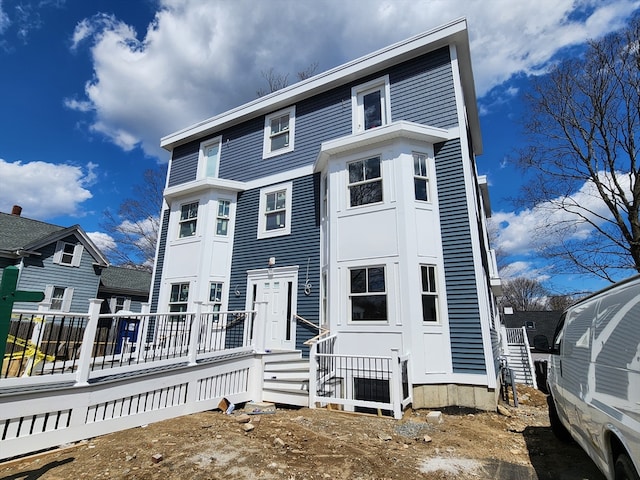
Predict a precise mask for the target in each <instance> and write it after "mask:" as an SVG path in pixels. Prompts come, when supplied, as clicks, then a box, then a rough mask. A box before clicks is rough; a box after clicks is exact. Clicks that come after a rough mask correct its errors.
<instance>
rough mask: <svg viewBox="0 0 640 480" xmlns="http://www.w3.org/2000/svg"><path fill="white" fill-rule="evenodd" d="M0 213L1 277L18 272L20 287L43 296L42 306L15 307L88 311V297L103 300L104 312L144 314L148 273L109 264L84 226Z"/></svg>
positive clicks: (23, 304) (15, 210)
mask: <svg viewBox="0 0 640 480" xmlns="http://www.w3.org/2000/svg"><path fill="white" fill-rule="evenodd" d="M21 213H22V209H21V208H20V207H18V206H14V207H13V210H12V213H11V214H7V213H2V212H0V279H1V278H2V272H3V271H4V269H5V268H6V267H8V266H15V267H17V268H18V285H17V287H18V289H19V290H26V291H39V292H44V294H45V298H44V301H43V302H42V305H39V304H37V303H27V302H19V303H16V304H15V305H14V308H15V309H23V310H37V309H38V308H41V307H45V308H46V309H47V310H53V311H59V312H63V313H64V312H75V313H86V312H87V311H88V309H89V299H92V298H101V299H102V300H103V302H102V305H101V308H102V312H103V313H116V312H118V311H120V310H130V311H136V312H140V311H141V308H142V304H143V303H146V302H147V301H148V298H149V289H150V283H151V275H150V274H149V273H148V272H143V271H138V270H132V269H127V268H122V267H113V266H109V264H108V261H107V259H106V258H105V256H104V255H103V253H102V252H101V251H100V249H99V248H98V247H97V246H96V245H95V244H94V243H93V241H91V239H90V238H89V236H88V235H87V234H86V232H85V231H84V230H83V229H82V228H81V227H80V226H79V225H73V226H71V227H62V226H59V225H54V224H51V223H46V222H42V221H39V220H33V219H30V218H26V217H23V216H22V215H21Z"/></svg>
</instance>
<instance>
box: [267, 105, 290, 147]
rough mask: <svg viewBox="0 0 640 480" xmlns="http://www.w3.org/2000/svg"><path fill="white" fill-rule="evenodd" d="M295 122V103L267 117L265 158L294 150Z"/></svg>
mask: <svg viewBox="0 0 640 480" xmlns="http://www.w3.org/2000/svg"><path fill="white" fill-rule="evenodd" d="M295 124H296V107H295V105H294V106H292V107H289V108H287V109H285V110H280V111H279V112H275V113H272V114H271V115H267V116H266V117H265V120H264V147H263V151H262V156H263V158H268V157H273V156H275V155H280V154H281V153H286V152H291V151H292V150H293V143H294V135H295Z"/></svg>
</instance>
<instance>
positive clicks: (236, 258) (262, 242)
mask: <svg viewBox="0 0 640 480" xmlns="http://www.w3.org/2000/svg"><path fill="white" fill-rule="evenodd" d="M318 195H319V175H317V174H316V175H309V176H306V177H301V178H298V179H295V180H294V181H293V191H292V212H291V215H292V217H291V234H290V235H285V236H282V237H275V238H265V239H257V238H256V236H257V228H258V227H257V218H258V208H259V197H260V189H255V190H248V191H246V192H243V193H242V194H240V195H239V196H238V204H237V210H236V225H235V236H234V246H233V251H234V254H233V259H232V264H231V284H230V285H231V292H234V291H235V290H236V288H237V289H238V290H239V291H240V292H241V295H239V296H235V295H233V293H232V294H231V295H230V297H229V310H244V308H245V296H246V290H247V270H253V269H260V268H265V267H266V263H267V259H268V258H269V257H276V258H277V266H279V267H283V266H290V265H298V266H299V270H298V291H297V302H298V308H297V312H295V313H297V314H298V315H300V316H301V317H304V318H305V319H307V320H309V321H310V322H312V323H315V324H318V321H319V302H320V297H319V295H320V227H319V213H318V210H317V205H318ZM307 265H309V282H310V283H311V285H312V289H311V293H310V295H305V293H304V283H305V280H306V277H307ZM315 335H317V330H315V329H312V328H311V327H306V326H304V325H302V324H298V328H297V331H296V348H298V349H303V345H302V343H303V342H304V341H306V340H308V339H309V338H311V337H313V336H315ZM304 348H305V350H304V351H305V353H308V350H307V349H306V347H304Z"/></svg>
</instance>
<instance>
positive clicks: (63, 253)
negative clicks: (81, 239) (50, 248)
mask: <svg viewBox="0 0 640 480" xmlns="http://www.w3.org/2000/svg"><path fill="white" fill-rule="evenodd" d="M83 249H84V247H83V246H82V244H80V243H67V242H63V241H58V242H57V243H56V251H55V253H54V254H53V263H57V264H58V265H67V266H69V267H79V266H80V260H81V258H82V251H83Z"/></svg>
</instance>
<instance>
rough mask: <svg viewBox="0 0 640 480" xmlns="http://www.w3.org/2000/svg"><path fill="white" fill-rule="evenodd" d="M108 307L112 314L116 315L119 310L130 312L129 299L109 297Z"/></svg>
mask: <svg viewBox="0 0 640 480" xmlns="http://www.w3.org/2000/svg"><path fill="white" fill-rule="evenodd" d="M109 307H110V310H111V312H112V313H118V312H119V311H121V310H131V298H130V297H111V298H110V300H109Z"/></svg>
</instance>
